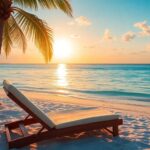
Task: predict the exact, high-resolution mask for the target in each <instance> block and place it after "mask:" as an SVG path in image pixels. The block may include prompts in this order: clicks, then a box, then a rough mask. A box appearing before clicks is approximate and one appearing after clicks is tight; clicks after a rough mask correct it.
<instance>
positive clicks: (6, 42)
mask: <svg viewBox="0 0 150 150" xmlns="http://www.w3.org/2000/svg"><path fill="white" fill-rule="evenodd" d="M10 29H11V26H10V24H9V19H8V20H7V21H5V23H4V28H3V49H4V52H5V54H6V57H7V56H8V54H9V53H10V51H11V47H12V40H11V36H10V32H9V31H10Z"/></svg>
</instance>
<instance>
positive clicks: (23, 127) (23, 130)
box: [19, 123, 28, 137]
mask: <svg viewBox="0 0 150 150" xmlns="http://www.w3.org/2000/svg"><path fill="white" fill-rule="evenodd" d="M19 128H20V130H21V132H22V134H23V136H24V137H26V136H28V131H27V129H26V128H25V126H24V124H23V123H20V124H19Z"/></svg>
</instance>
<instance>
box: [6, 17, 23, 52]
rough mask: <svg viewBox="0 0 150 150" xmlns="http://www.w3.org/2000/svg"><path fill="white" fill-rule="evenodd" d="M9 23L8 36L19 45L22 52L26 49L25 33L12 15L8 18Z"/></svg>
mask: <svg viewBox="0 0 150 150" xmlns="http://www.w3.org/2000/svg"><path fill="white" fill-rule="evenodd" d="M9 23H10V24H11V30H10V36H11V38H12V39H13V43H15V44H16V45H17V46H18V47H21V48H22V50H23V52H25V50H26V38H25V35H24V33H23V31H22V30H21V29H20V27H19V25H18V24H17V22H16V20H15V18H14V17H13V16H12V15H11V16H10V18H9Z"/></svg>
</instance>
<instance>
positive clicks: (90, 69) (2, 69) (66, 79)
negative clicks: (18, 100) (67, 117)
mask: <svg viewBox="0 0 150 150" xmlns="http://www.w3.org/2000/svg"><path fill="white" fill-rule="evenodd" d="M4 79H8V80H10V81H11V82H13V83H14V85H16V86H17V87H18V88H20V89H21V90H25V91H34V92H46V93H49V94H60V95H67V96H73V97H79V98H88V99H96V100H99V99H103V100H112V101H113V100H117V101H119V102H128V103H134V104H142V105H150V65H65V64H59V65H0V87H1V88H2V81H3V80H4Z"/></svg>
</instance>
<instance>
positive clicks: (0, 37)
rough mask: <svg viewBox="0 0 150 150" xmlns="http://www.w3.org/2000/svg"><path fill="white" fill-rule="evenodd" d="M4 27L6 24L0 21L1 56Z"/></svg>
mask: <svg viewBox="0 0 150 150" xmlns="http://www.w3.org/2000/svg"><path fill="white" fill-rule="evenodd" d="M3 27H4V22H3V21H1V20H0V54H1V48H2V40H3Z"/></svg>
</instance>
